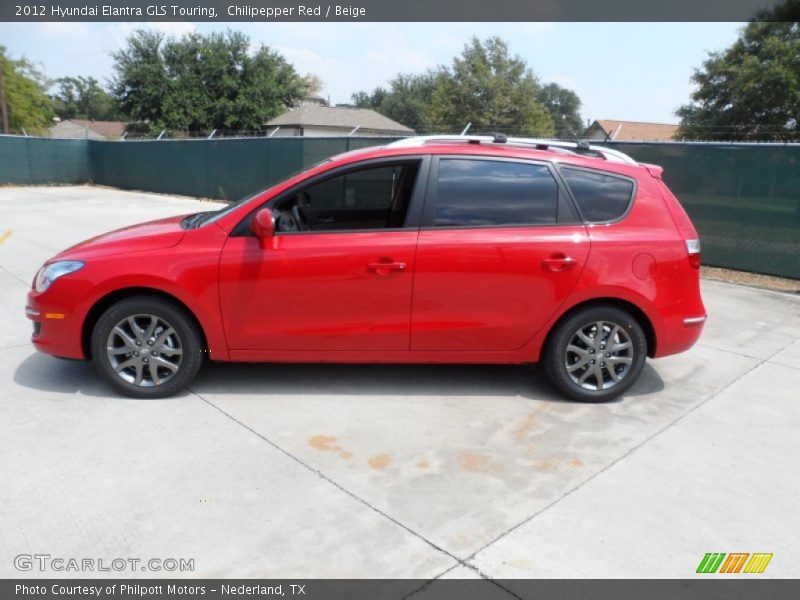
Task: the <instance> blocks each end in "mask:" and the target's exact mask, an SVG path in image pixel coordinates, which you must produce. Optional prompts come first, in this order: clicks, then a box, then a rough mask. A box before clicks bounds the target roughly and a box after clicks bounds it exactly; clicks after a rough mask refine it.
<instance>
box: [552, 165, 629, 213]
mask: <svg viewBox="0 0 800 600" xmlns="http://www.w3.org/2000/svg"><path fill="white" fill-rule="evenodd" d="M561 174H562V175H563V176H564V179H565V180H566V181H567V185H569V189H570V190H572V194H573V195H574V196H575V200H576V201H577V202H578V206H579V207H580V209H581V213H582V214H583V218H584V219H585V220H586V221H594V222H601V221H613V220H614V219H619V218H620V217H621V216H622V215H624V214H625V211H626V210H628V205H629V204H630V202H631V197H632V196H633V183H632V182H630V181H628V180H627V179H621V178H619V177H613V176H611V175H603V174H602V173H595V172H592V171H582V170H579V169H562V171H561Z"/></svg>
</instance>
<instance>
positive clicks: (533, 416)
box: [514, 403, 547, 442]
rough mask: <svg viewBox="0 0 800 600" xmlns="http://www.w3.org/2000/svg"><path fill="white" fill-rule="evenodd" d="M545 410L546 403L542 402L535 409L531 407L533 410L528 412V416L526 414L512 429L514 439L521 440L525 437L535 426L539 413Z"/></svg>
mask: <svg viewBox="0 0 800 600" xmlns="http://www.w3.org/2000/svg"><path fill="white" fill-rule="evenodd" d="M546 410H547V404H544V403H543V404H540V405H539V406H537V407H536V408H535V409H533V411H532V412H530V413H529V414H528V416H526V417H525V418H524V419H523V420H522V422H521V423H520V424H519V426H518V427H517V428H516V429H515V430H514V439H516V440H517V441H520V442H521V441H523V440H524V439H525V438H527V437H528V436H529V435H530V434H531V432H532V431H533V428H534V427H536V425H537V424H538V422H539V415H540V414H541V413H543V412H545V411H546Z"/></svg>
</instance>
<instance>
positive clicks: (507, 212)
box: [433, 158, 558, 227]
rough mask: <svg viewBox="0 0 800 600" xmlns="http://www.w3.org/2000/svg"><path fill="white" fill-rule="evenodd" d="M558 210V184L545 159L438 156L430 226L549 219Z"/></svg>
mask: <svg viewBox="0 0 800 600" xmlns="http://www.w3.org/2000/svg"><path fill="white" fill-rule="evenodd" d="M557 215H558V184H557V183H556V180H555V179H554V178H553V176H552V174H551V173H550V170H549V169H548V168H547V167H546V166H545V165H538V164H532V163H522V162H512V161H503V160H476V159H462V158H442V159H440V160H439V175H438V182H437V188H436V207H435V213H434V216H433V225H434V227H486V226H515V225H540V224H552V223H555V222H556V219H557Z"/></svg>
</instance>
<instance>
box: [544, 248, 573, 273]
mask: <svg viewBox="0 0 800 600" xmlns="http://www.w3.org/2000/svg"><path fill="white" fill-rule="evenodd" d="M577 264H578V261H577V260H576V259H574V258H572V257H571V256H566V255H565V254H562V253H561V252H557V253H555V254H551V255H550V257H549V258H545V259H542V266H543V267H544V268H545V269H547V270H548V271H554V272H559V271H566V270H568V269H571V268H572V267H574V266H575V265H577Z"/></svg>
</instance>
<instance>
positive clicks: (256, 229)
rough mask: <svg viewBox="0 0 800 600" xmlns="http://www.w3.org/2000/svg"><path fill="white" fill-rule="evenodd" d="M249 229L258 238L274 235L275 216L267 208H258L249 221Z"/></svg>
mask: <svg viewBox="0 0 800 600" xmlns="http://www.w3.org/2000/svg"><path fill="white" fill-rule="evenodd" d="M250 230H251V231H252V232H253V233H254V234H255V236H256V237H257V238H259V239H260V240H261V239H264V238H271V237H272V236H273V235H275V217H274V216H273V215H272V211H271V210H270V209H268V208H262V209H261V210H259V211H258V212H257V213H256V214H255V215H254V216H253V220H252V221H251V222H250Z"/></svg>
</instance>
